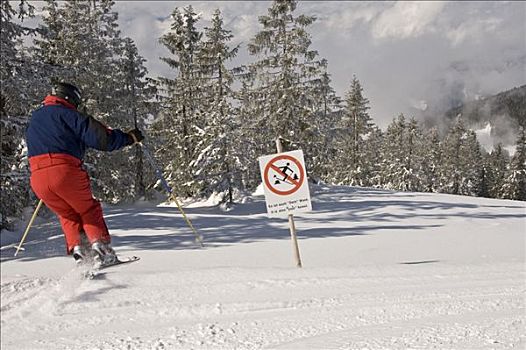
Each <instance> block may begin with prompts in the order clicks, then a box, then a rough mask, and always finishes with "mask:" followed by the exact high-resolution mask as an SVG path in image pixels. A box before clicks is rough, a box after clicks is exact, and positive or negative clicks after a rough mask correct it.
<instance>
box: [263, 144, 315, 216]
mask: <svg viewBox="0 0 526 350" xmlns="http://www.w3.org/2000/svg"><path fill="white" fill-rule="evenodd" d="M259 168H260V170H261V178H262V179H263V187H264V189H265V201H266V203H267V212H268V215H269V216H287V215H289V214H295V213H299V212H305V211H311V210H312V205H311V201H310V193H309V185H308V181H307V172H306V171H305V162H304V160H303V152H302V151H301V150H298V151H291V152H285V153H279V154H274V155H269V156H263V157H260V158H259Z"/></svg>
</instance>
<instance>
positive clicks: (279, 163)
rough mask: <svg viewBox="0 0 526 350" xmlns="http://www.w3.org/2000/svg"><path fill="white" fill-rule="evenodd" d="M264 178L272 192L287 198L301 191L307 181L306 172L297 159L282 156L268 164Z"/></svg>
mask: <svg viewBox="0 0 526 350" xmlns="http://www.w3.org/2000/svg"><path fill="white" fill-rule="evenodd" d="M263 178H264V180H265V185H266V186H267V188H268V189H269V190H270V191H272V192H273V193H275V194H277V195H281V196H286V195H290V194H293V193H294V192H296V191H297V190H298V189H300V187H301V185H302V184H303V181H305V170H304V169H303V166H302V164H301V163H300V162H299V161H298V160H297V159H296V158H294V157H291V156H289V155H286V154H281V155H278V156H276V157H274V158H272V159H271V160H270V161H269V162H268V163H267V165H266V167H265V170H264V172H263Z"/></svg>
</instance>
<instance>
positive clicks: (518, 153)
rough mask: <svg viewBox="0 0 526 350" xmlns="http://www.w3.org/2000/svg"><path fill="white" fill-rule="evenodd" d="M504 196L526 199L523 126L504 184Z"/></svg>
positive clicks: (525, 158) (525, 148)
mask: <svg viewBox="0 0 526 350" xmlns="http://www.w3.org/2000/svg"><path fill="white" fill-rule="evenodd" d="M502 197H503V198H507V199H515V200H520V201H526V131H525V128H523V127H521V129H520V131H519V137H518V138H517V143H516V145H515V154H514V155H513V157H512V159H511V162H510V165H509V169H508V171H507V173H506V178H505V180H504V185H503V186H502Z"/></svg>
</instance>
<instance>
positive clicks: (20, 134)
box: [0, 1, 44, 228]
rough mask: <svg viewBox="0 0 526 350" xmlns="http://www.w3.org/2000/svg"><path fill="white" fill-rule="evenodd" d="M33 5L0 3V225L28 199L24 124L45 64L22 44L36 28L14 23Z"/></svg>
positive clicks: (21, 207) (36, 92)
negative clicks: (16, 18) (14, 5)
mask: <svg viewBox="0 0 526 350" xmlns="http://www.w3.org/2000/svg"><path fill="white" fill-rule="evenodd" d="M32 14H33V7H32V6H31V5H29V4H28V2H26V1H20V2H19V5H18V9H17V10H15V9H13V7H12V6H11V3H10V2H9V1H2V2H1V3H0V15H1V18H0V19H1V21H0V29H1V33H2V35H1V42H0V54H1V57H2V59H1V64H0V80H1V81H2V84H1V87H0V117H1V118H0V129H1V144H2V153H1V158H2V161H1V167H0V170H1V177H0V188H1V193H0V195H1V204H0V228H4V227H9V226H10V224H11V222H12V220H11V219H12V218H15V217H17V216H18V215H20V213H21V212H22V209H23V208H24V207H25V206H26V205H27V203H28V200H29V193H30V188H29V172H28V169H27V162H26V153H25V133H24V132H25V127H26V124H27V120H28V114H29V111H30V110H31V109H32V108H33V107H35V106H36V105H37V103H38V102H39V100H38V99H37V96H38V95H39V93H41V90H42V88H43V84H42V75H43V72H44V69H43V65H42V63H41V62H39V61H32V60H31V57H30V54H29V52H28V50H27V48H25V47H24V46H23V44H22V42H23V38H24V36H26V35H30V34H32V33H34V31H33V30H31V29H30V28H27V27H25V26H23V25H22V24H19V23H15V22H14V20H13V18H14V17H18V18H19V19H21V20H24V19H25V18H27V17H30V16H32Z"/></svg>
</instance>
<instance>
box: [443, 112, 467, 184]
mask: <svg viewBox="0 0 526 350" xmlns="http://www.w3.org/2000/svg"><path fill="white" fill-rule="evenodd" d="M465 138H466V128H465V127H464V123H463V121H462V119H461V118H460V117H459V118H458V119H457V121H456V123H455V125H454V126H453V127H452V128H451V129H450V131H449V133H448V134H447V136H446V138H445V139H444V142H443V143H442V166H441V170H442V171H441V186H440V191H441V192H446V193H452V194H460V186H461V181H462V163H461V153H460V150H461V147H462V146H463V143H464V140H465Z"/></svg>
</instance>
